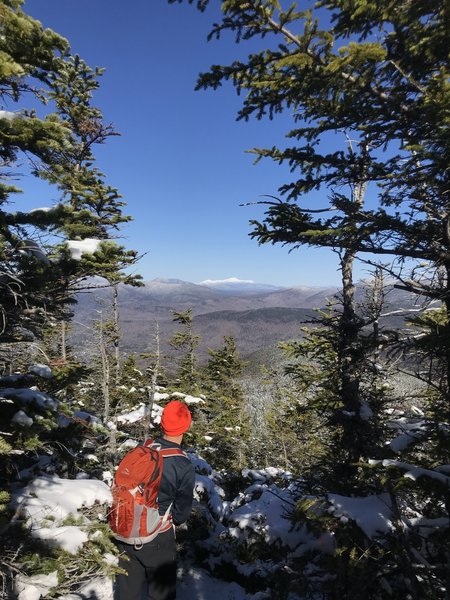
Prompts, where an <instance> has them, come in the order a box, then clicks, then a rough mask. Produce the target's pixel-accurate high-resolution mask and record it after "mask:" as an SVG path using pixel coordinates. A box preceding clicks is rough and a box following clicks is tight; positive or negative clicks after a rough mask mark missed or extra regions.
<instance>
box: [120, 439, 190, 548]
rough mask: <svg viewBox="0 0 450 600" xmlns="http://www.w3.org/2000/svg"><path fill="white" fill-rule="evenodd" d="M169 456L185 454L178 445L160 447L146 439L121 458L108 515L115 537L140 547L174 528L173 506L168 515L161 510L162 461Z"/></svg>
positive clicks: (167, 512)
mask: <svg viewBox="0 0 450 600" xmlns="http://www.w3.org/2000/svg"><path fill="white" fill-rule="evenodd" d="M168 456H186V454H185V453H184V452H183V451H182V450H180V449H179V448H161V445H160V444H156V443H154V442H153V441H152V440H147V441H146V442H145V443H144V445H142V446H137V447H136V448H134V449H133V450H131V451H130V452H128V453H127V454H126V455H125V456H124V457H123V459H122V460H121V461H120V463H119V466H118V467H117V471H116V474H115V476H114V483H113V486H112V490H111V491H112V497H113V502H112V508H111V512H110V514H109V526H110V527H111V530H112V532H113V533H114V537H115V538H116V539H118V540H120V541H122V542H125V543H126V544H134V546H135V547H140V546H141V545H142V544H145V543H147V542H150V541H151V540H153V539H154V538H155V537H156V536H157V535H158V533H161V532H163V531H167V530H168V529H170V528H171V527H172V515H171V514H170V509H171V507H172V506H169V508H168V510H167V511H166V514H165V515H160V514H159V511H158V491H159V484H160V481H161V476H162V469H163V460H164V458H166V457H168Z"/></svg>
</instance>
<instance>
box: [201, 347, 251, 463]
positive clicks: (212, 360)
mask: <svg viewBox="0 0 450 600" xmlns="http://www.w3.org/2000/svg"><path fill="white" fill-rule="evenodd" d="M208 353H209V359H208V362H207V364H206V367H205V370H204V378H203V388H204V390H205V391H206V395H207V402H206V409H205V410H206V412H207V415H206V420H207V422H206V423H205V424H204V425H203V427H204V430H205V433H206V434H207V436H206V437H207V439H209V438H212V440H211V442H210V443H208V444H207V447H206V448H205V450H204V454H205V456H206V457H207V458H208V457H209V456H210V459H211V462H212V464H213V465H214V468H216V469H218V468H224V469H227V470H228V469H231V470H233V469H242V468H243V467H244V466H246V465H247V463H248V459H247V454H248V441H249V435H250V431H249V417H248V412H247V410H246V406H245V398H244V394H243V391H242V387H241V385H240V378H241V377H242V373H243V370H244V367H245V363H244V362H243V361H242V359H241V358H240V356H239V353H238V350H237V346H236V342H235V340H234V338H232V337H230V336H225V337H224V344H223V346H222V347H221V348H219V349H218V350H213V349H209V350H208ZM199 443H200V444H202V440H201V439H199ZM204 443H205V441H204V440H203V444H204Z"/></svg>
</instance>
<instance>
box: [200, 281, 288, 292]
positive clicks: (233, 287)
mask: <svg viewBox="0 0 450 600" xmlns="http://www.w3.org/2000/svg"><path fill="white" fill-rule="evenodd" d="M199 285H202V286H206V287H208V288H211V289H213V290H217V291H218V292H221V293H222V294H227V295H230V296H242V295H247V294H261V293H263V294H265V293H270V292H276V291H278V290H281V289H283V288H282V287H281V286H277V285H272V284H270V283H258V282H256V281H253V280H252V279H238V278H237V277H229V278H228V279H205V280H204V281H201V282H200V283H199Z"/></svg>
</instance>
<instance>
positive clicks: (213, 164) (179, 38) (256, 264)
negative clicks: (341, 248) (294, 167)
mask: <svg viewBox="0 0 450 600" xmlns="http://www.w3.org/2000/svg"><path fill="white" fill-rule="evenodd" d="M211 4H212V5H213V6H211V7H210V8H209V10H207V11H206V13H205V14H201V13H199V12H198V11H197V10H196V9H195V8H194V7H193V6H190V5H188V4H187V3H186V4H181V5H180V4H175V5H169V4H168V3H167V2H166V0H152V1H151V2H145V1H143V0H141V1H139V2H134V3H131V4H124V3H123V2H121V1H119V0H95V2H92V1H91V0H64V2H62V1H61V0H45V1H43V0H27V1H26V3H25V5H24V10H25V11H26V12H28V13H29V14H31V15H32V16H34V17H35V18H37V19H39V20H40V21H42V23H43V24H44V26H46V27H50V28H52V29H54V30H55V31H57V32H58V33H60V34H62V35H64V36H65V37H67V38H68V39H69V41H70V43H71V46H72V50H73V52H76V53H79V54H80V55H81V57H82V58H84V60H86V62H87V63H88V64H89V65H90V66H92V67H93V66H102V67H105V68H106V72H105V74H104V75H103V77H102V78H101V88H100V90H99V91H98V92H97V94H96V95H95V98H94V102H95V104H97V105H98V106H99V107H100V108H101V109H102V111H103V113H104V117H105V121H107V122H112V123H113V124H114V125H115V127H116V129H117V130H118V131H119V132H120V133H121V136H120V137H115V138H111V139H110V140H109V141H108V142H107V143H106V144H105V145H103V146H100V147H97V149H96V155H97V157H98V166H99V167H100V168H101V169H102V170H103V171H104V172H105V173H106V174H107V178H108V182H109V183H110V184H111V185H113V186H115V187H117V188H119V190H120V192H121V193H122V194H123V196H124V200H125V201H126V202H127V214H130V215H132V216H133V218H134V221H133V222H132V223H130V224H128V225H126V226H125V227H124V228H123V235H124V240H123V242H124V243H125V244H126V245H127V246H128V247H131V248H135V249H137V250H138V251H139V252H140V253H147V254H146V256H145V257H144V258H143V259H142V261H141V262H140V264H139V271H140V272H141V274H142V275H143V276H144V278H145V279H153V278H155V277H165V278H179V279H184V280H187V281H193V282H200V281H203V280H206V279H225V278H230V277H237V278H239V279H243V280H254V281H258V282H263V283H272V284H276V285H285V286H291V285H301V284H303V285H330V284H333V285H334V284H336V283H337V282H338V281H339V276H340V274H339V272H337V257H336V255H335V254H333V253H332V252H329V251H325V250H302V251H300V252H299V251H295V252H292V253H290V254H289V253H288V249H287V248H282V247H278V246H276V247H274V246H258V244H257V243H256V242H255V241H254V240H251V239H250V238H249V236H248V234H249V232H250V225H249V220H250V219H255V218H256V219H260V218H261V217H262V214H263V209H262V207H260V206H252V205H250V206H240V204H243V203H251V202H257V201H259V200H264V198H263V195H264V194H273V195H276V194H277V189H278V187H279V186H280V185H281V184H282V183H284V182H285V181H287V180H289V179H290V175H289V173H288V170H287V168H285V167H280V166H278V165H275V164H272V163H271V162H269V161H263V162H262V163H259V164H258V165H253V158H252V156H251V155H249V154H248V153H246V152H245V150H247V149H249V148H252V147H265V146H272V145H274V144H283V143H284V141H285V140H284V134H285V133H286V132H287V131H288V129H289V127H291V125H292V122H291V121H290V118H289V115H282V116H280V117H278V118H276V119H275V120H273V121H250V122H248V123H243V122H236V120H235V116H236V112H237V110H238V107H239V105H240V100H239V98H237V97H236V94H235V92H234V90H233V89H232V88H231V86H230V87H227V86H224V87H223V88H221V89H219V90H218V91H216V92H213V91H206V92H205V91H200V92H195V91H194V86H195V82H196V79H197V75H198V73H199V72H201V71H206V70H207V69H208V67H209V66H210V65H211V64H214V63H216V64H226V63H228V62H230V61H231V60H233V59H234V58H236V57H238V56H244V55H246V54H247V52H248V51H250V47H248V46H246V45H245V44H242V45H240V46H236V44H235V43H234V39H233V38H232V37H231V36H229V35H227V36H225V37H224V39H223V40H221V41H219V42H216V41H212V42H209V43H208V42H207V41H206V37H207V34H208V32H209V29H210V25H211V23H212V22H213V21H214V20H217V19H218V18H219V15H218V12H217V11H218V4H219V3H218V2H212V3H211ZM253 49H254V48H253ZM7 108H8V109H14V107H7ZM52 194H53V196H52ZM50 196H51V197H50V198H49V190H48V189H47V188H46V187H45V186H44V185H40V186H39V185H36V184H33V185H32V187H31V188H30V190H29V193H28V196H27V197H26V198H25V199H24V200H23V202H24V203H25V204H27V203H28V205H29V206H27V208H28V207H31V208H32V207H35V206H43V205H47V204H48V202H49V200H53V201H56V200H57V195H56V191H55V190H51V191H50ZM315 201H318V202H321V198H320V197H319V198H315ZM324 201H325V198H323V200H322V203H323V202H324Z"/></svg>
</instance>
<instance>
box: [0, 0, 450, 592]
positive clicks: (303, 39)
mask: <svg viewBox="0 0 450 600" xmlns="http://www.w3.org/2000/svg"><path fill="white" fill-rule="evenodd" d="M171 3H176V2H175V0H171ZM189 3H192V4H195V3H194V2H189ZM196 4H197V8H198V9H200V10H204V9H205V8H206V7H207V5H208V0H200V1H199V2H197V3H196ZM221 7H222V15H223V20H222V21H218V22H217V23H215V24H212V25H211V27H212V31H211V40H213V41H212V43H220V38H221V36H222V35H225V34H228V33H230V32H231V33H232V34H233V35H234V36H235V39H236V43H239V44H241V45H242V46H241V47H240V53H239V56H240V58H239V60H237V59H236V60H235V57H234V56H230V58H229V61H228V63H227V64H226V65H222V66H221V65H214V66H212V67H211V69H210V71H209V72H206V73H203V74H201V75H200V76H199V80H198V84H197V87H198V89H213V90H218V89H219V88H221V87H222V86H223V85H227V84H230V85H232V86H234V87H235V88H236V91H237V92H239V93H240V98H241V108H240V111H239V114H238V118H239V119H242V120H244V121H245V120H249V119H253V118H256V120H258V119H263V118H273V119H276V118H277V116H278V115H279V114H281V113H282V114H283V115H284V116H286V115H292V123H291V126H290V128H289V130H288V131H286V145H285V146H283V147H277V146H276V145H274V146H272V147H270V148H254V149H253V150H252V152H253V153H254V154H255V156H256V158H257V159H258V160H263V161H264V160H265V159H271V160H273V161H275V162H276V163H288V164H289V165H290V167H291V175H292V177H291V179H290V180H288V181H285V182H284V183H283V184H282V185H281V187H280V189H279V190H278V196H279V197H273V196H271V197H270V200H267V199H266V200H264V202H263V207H264V210H265V213H264V215H263V218H262V219H260V220H256V219H255V220H253V221H252V222H251V232H250V235H251V237H252V238H254V239H255V241H256V242H259V243H260V244H281V245H284V246H286V247H287V249H290V250H292V251H294V252H301V251H302V248H304V247H310V248H321V247H326V248H331V249H333V250H334V251H335V252H336V254H337V256H338V257H339V267H340V273H341V276H342V281H341V287H340V289H339V290H337V292H336V294H331V295H329V296H328V294H327V300H326V301H325V302H324V303H322V302H320V303H319V304H318V305H317V307H316V308H317V310H315V311H312V308H313V307H312V306H308V307H304V306H290V305H289V306H288V307H286V306H284V307H283V306H281V307H280V304H279V299H280V296H281V295H282V294H283V290H280V291H274V292H271V293H269V294H267V295H262V296H259V297H258V299H257V298H255V297H252V296H251V295H250V296H249V295H246V296H245V297H243V298H241V299H240V303H241V306H240V308H230V305H228V306H226V305H225V304H223V303H222V305H221V307H220V308H218V304H217V302H218V292H217V290H214V289H205V290H202V294H203V298H202V300H201V302H200V303H199V304H197V305H196V307H193V305H192V304H193V299H194V298H197V299H198V295H197V294H198V291H199V290H198V289H197V288H198V287H199V286H194V285H193V284H190V286H189V289H188V290H186V288H184V289H183V290H181V292H182V294H181V296H180V297H179V298H178V304H176V305H173V306H172V305H170V304H168V302H167V301H164V302H161V303H159V304H157V303H154V304H153V308H154V310H155V315H156V314H157V313H158V310H159V311H160V315H162V314H163V313H164V315H165V316H164V319H165V320H166V322H170V323H171V330H170V334H169V336H167V335H166V333H165V331H164V330H163V324H164V323H163V321H164V319H161V320H159V319H158V318H156V319H154V322H153V328H152V330H151V331H150V330H147V329H144V328H143V327H141V328H140V329H137V328H135V325H133V327H130V329H131V330H132V332H133V336H134V337H135V346H134V352H132V351H131V350H133V343H132V340H131V339H130V340H129V341H127V348H126V351H125V349H124V337H125V333H126V332H125V330H126V329H127V327H128V325H129V324H130V323H131V322H132V321H133V323H139V312H138V310H137V309H139V310H142V309H143V310H145V308H146V307H147V306H148V297H146V289H145V287H143V285H142V280H141V278H140V277H139V276H138V275H135V274H133V275H130V270H129V267H131V266H132V267H134V268H138V264H139V262H138V261H139V253H138V252H137V251H135V250H129V249H127V248H125V247H124V246H120V245H118V244H117V243H116V242H115V241H114V240H115V235H116V233H117V232H118V230H119V229H120V227H121V226H122V225H123V224H124V223H126V222H127V221H128V220H129V218H130V217H128V216H126V215H125V214H124V213H123V212H122V211H123V209H124V202H123V201H122V199H121V196H120V193H119V191H118V190H117V189H116V188H114V187H113V186H112V184H110V183H109V179H108V178H107V176H106V175H104V174H103V173H102V172H100V171H99V169H98V168H97V167H96V163H95V155H94V152H95V149H96V148H97V144H103V143H106V142H107V141H108V139H109V138H110V137H111V136H113V135H115V133H116V132H115V131H114V129H113V127H112V126H111V125H109V124H105V123H104V122H103V118H102V113H101V111H100V109H99V108H97V107H96V105H95V91H96V90H97V88H98V86H99V85H100V81H101V76H102V73H103V70H102V69H100V68H97V67H89V66H88V65H87V64H86V63H85V62H84V61H83V59H82V58H81V57H79V56H78V55H74V54H72V53H71V50H70V45H69V42H68V41H67V40H66V39H64V38H62V37H61V36H60V35H58V34H57V33H55V32H53V31H51V30H50V29H44V28H43V27H42V25H41V24H40V23H39V22H38V21H36V20H34V19H33V18H31V17H30V16H28V15H27V14H26V11H25V12H24V10H23V3H22V2H21V0H0V96H1V101H2V104H1V107H0V141H1V145H0V153H1V164H0V169H1V171H0V255H1V264H0V334H1V339H0V368H1V376H0V416H1V423H2V425H1V431H0V527H1V534H2V535H1V538H0V539H1V541H0V545H1V552H0V593H1V595H2V597H4V598H18V599H19V600H38V599H39V598H59V599H60V600H62V599H64V600H74V599H75V598H78V599H79V598H86V599H87V598H90V599H93V598H95V599H97V600H100V599H103V600H109V599H112V593H113V592H112V589H113V581H114V577H115V575H116V574H117V571H118V550H117V547H116V546H115V544H114V543H113V540H112V536H111V532H110V530H109V527H108V525H107V519H108V513H109V510H110V505H111V490H110V485H111V482H112V479H113V475H114V471H115V468H116V466H117V463H118V461H119V459H120V458H121V457H122V456H123V455H124V453H125V452H126V451H127V450H128V449H129V448H131V447H134V446H135V445H136V444H137V443H139V442H140V441H142V440H143V439H145V438H147V437H153V436H154V435H155V433H157V431H158V428H159V424H160V418H161V412H162V409H163V407H164V406H165V405H166V403H167V402H168V400H170V399H173V398H176V399H178V400H181V401H183V402H185V403H186V404H188V405H189V407H190V408H191V410H192V413H193V426H192V427H191V429H190V431H189V433H188V435H187V436H186V439H185V441H186V445H187V449H188V454H189V459H190V460H191V461H192V464H193V465H194V467H195V470H196V484H195V491H194V498H195V502H194V510H193V512H192V515H191V517H190V519H189V520H188V522H187V523H186V524H185V525H183V526H182V527H181V528H179V531H178V540H179V546H180V561H179V570H178V592H179V593H178V596H179V597H180V598H181V599H182V600H183V599H187V598H198V599H205V600H209V599H212V598H216V597H223V598H234V599H235V600H262V599H265V598H267V599H269V598H270V599H275V600H309V599H314V600H318V599H319V598H320V599H326V600H337V599H339V600H347V599H348V600H366V599H370V600H387V599H394V600H400V599H401V600H403V599H412V600H424V599H425V600H426V599H429V600H435V599H443V600H444V599H446V600H448V598H449V594H450V569H449V564H450V551H449V548H450V544H449V535H450V527H449V522H450V521H449V519H450V456H449V449H450V444H449V435H450V320H449V317H450V221H449V219H450V198H449V190H450V181H449V178H450V171H449V169H448V164H449V159H450V145H449V144H450V135H449V123H450V110H449V107H450V88H449V85H448V81H449V75H450V65H449V56H448V50H447V48H448V33H449V31H448V29H449V28H448V17H449V15H448V6H447V4H446V3H445V2H443V1H442V0H437V1H435V2H409V1H406V0H397V1H396V2H393V1H392V2H390V1H385V2H376V3H374V2H372V3H370V2H366V1H365V0H352V1H351V2H350V1H348V0H337V1H336V0H333V1H331V0H330V1H327V0H324V1H323V2H320V3H318V4H316V5H313V4H312V3H308V4H307V8H308V9H307V10H304V11H303V10H300V9H301V7H297V6H296V5H295V4H294V5H288V4H285V3H284V2H278V1H275V0H249V1H248V2H240V1H238V0H226V1H224V2H222V3H221ZM25 8H26V7H25ZM174 8H176V7H174ZM192 10H196V8H195V7H194V6H193V7H192ZM174 14H176V10H175V11H174ZM106 18H107V16H105V19H106ZM174 18H176V17H174ZM247 45H248V46H247ZM242 48H244V49H245V48H248V55H247V58H243V56H244V55H245V53H244V54H242ZM216 93H220V90H219V91H216ZM283 123H286V120H283ZM330 136H331V137H330ZM330 139H333V141H334V142H336V143H337V147H336V148H333V149H332V148H330V147H329V146H328V143H329V140H330ZM29 178H39V179H41V180H42V181H45V182H47V183H48V185H49V188H50V189H51V190H52V194H51V195H50V196H49V202H48V205H47V206H45V207H42V208H39V209H34V210H29V211H27V210H25V209H24V210H20V194H21V185H23V187H25V186H26V183H27V180H28V179H29ZM317 191H319V192H322V195H321V196H320V198H321V200H320V202H318V203H317V204H316V203H315V202H313V198H315V199H317V197H318V196H317V194H314V195H313V196H311V195H310V193H311V192H317ZM55 197H56V200H51V198H55ZM13 199H15V200H14V202H13ZM316 202H317V200H316ZM357 260H362V261H365V263H366V266H367V268H368V270H369V269H370V270H371V276H369V277H368V278H367V280H366V281H365V282H364V284H363V285H358V286H357V285H355V282H354V268H355V261H357ZM172 283H173V282H172ZM176 285H179V284H178V283H177V284H176ZM130 286H131V287H132V288H136V289H134V290H132V291H134V292H136V294H134V295H133V296H132V297H133V298H134V300H133V301H132V302H131V303H130V305H129V309H130V311H131V310H134V311H135V313H134V317H133V319H131V318H129V320H128V321H127V320H126V318H125V316H124V314H123V311H124V306H125V305H126V303H125V304H123V303H122V308H121V297H122V294H124V295H126V294H130V296H131V295H132V294H131V292H130V291H129V290H130ZM200 287H201V286H200ZM99 288H104V289H107V290H108V293H107V294H103V292H102V291H101V290H100V289H99ZM178 291H180V290H178ZM81 294H91V295H93V296H94V298H93V299H94V302H97V303H98V306H97V308H95V309H94V310H95V315H96V318H95V319H93V320H92V319H91V320H90V321H89V322H88V323H86V322H85V323H82V325H81V327H84V328H86V334H85V336H84V337H83V341H82V342H80V338H79V340H78V341H77V338H76V337H74V336H73V335H72V333H71V332H73V331H74V327H75V326H78V327H79V325H78V324H77V323H75V321H76V320H77V319H74V314H75V311H76V309H75V305H76V302H77V299H78V300H79V299H80V297H82V296H81ZM86 297H87V296H86ZM169 297H170V298H171V300H170V302H172V301H173V300H174V290H173V289H172V290H171V292H170V294H169ZM293 297H294V298H295V293H294V294H293ZM297 297H298V296H297ZM84 298H85V296H83V300H82V301H81V302H80V306H81V305H82V304H83V302H84V307H86V303H85V300H84ZM137 298H140V301H141V302H142V305H141V306H137V304H136V299H137ZM274 298H275V300H274ZM393 298H394V299H395V300H393ZM91 300H92V297H91ZM220 302H225V301H224V300H223V299H222V300H220ZM226 302H234V300H233V299H232V298H228V299H227V300H226ZM94 305H95V304H94ZM199 306H203V308H205V307H206V308H205V310H203V311H201V310H199ZM234 306H235V307H236V304H235V305H234ZM158 307H159V308H158ZM168 308H169V309H170V319H169V318H168V317H167V314H166V313H167V309H168ZM211 309H212V310H211ZM305 309H307V310H308V311H309V314H311V315H312V317H311V318H308V322H307V323H304V324H303V325H302V323H301V321H302V315H303V314H304V313H303V310H305ZM79 314H80V313H79ZM211 315H214V318H213V317H212V316H211ZM293 317H294V318H295V320H297V319H298V321H299V322H298V328H297V327H296V328H295V330H294V329H293V331H292V335H286V336H284V334H283V335H282V336H280V343H279V347H278V348H277V350H276V352H279V353H280V355H281V356H282V359H281V360H278V358H277V360H265V361H263V362H264V364H261V365H256V366H255V364H253V365H252V369H251V370H248V369H247V368H246V364H245V362H246V361H245V360H244V358H247V357H244V356H243V355H242V352H241V349H240V344H238V343H237V340H236V337H235V336H240V337H241V340H240V342H242V341H243V339H245V338H250V337H251V338H252V339H253V342H255V343H256V344H257V345H260V344H261V345H262V346H264V347H263V348H262V350H267V347H266V344H267V343H268V337H265V336H267V335H268V333H269V332H270V337H271V339H272V337H273V335H275V326H274V324H275V323H277V327H280V331H284V330H283V327H284V325H285V324H286V321H287V325H288V328H289V330H290V329H291V327H292V326H293ZM121 319H122V321H121ZM239 323H243V324H244V325H245V327H242V329H238V324H239ZM268 324H269V327H268ZM263 325H264V326H263ZM272 326H273V327H272ZM200 327H203V328H204V329H203V331H202V334H200V333H199V328H200ZM298 329H300V332H301V333H300V334H298ZM217 330H219V331H217ZM260 331H264V335H263V334H261V336H260V335H259V332H260ZM218 333H219V334H220V336H219V335H218ZM202 335H203V336H205V337H206V338H207V339H206V340H204V339H202ZM149 336H150V337H151V340H150V341H149V340H148V337H149ZM140 338H144V341H143V340H142V339H140ZM202 344H203V346H202ZM205 344H206V347H205ZM87 345H89V346H90V347H92V348H93V349H94V351H93V352H89V353H87ZM272 351H273V350H272ZM246 352H249V353H251V352H253V355H252V356H253V360H254V361H255V360H256V359H255V352H254V346H252V345H251V344H249V343H247V346H246ZM269 355H270V354H269Z"/></svg>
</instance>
